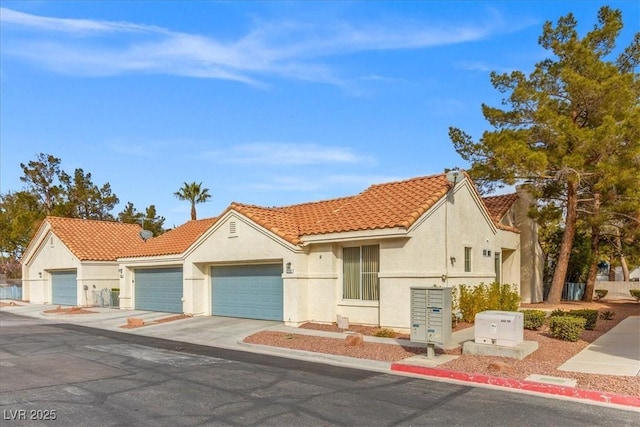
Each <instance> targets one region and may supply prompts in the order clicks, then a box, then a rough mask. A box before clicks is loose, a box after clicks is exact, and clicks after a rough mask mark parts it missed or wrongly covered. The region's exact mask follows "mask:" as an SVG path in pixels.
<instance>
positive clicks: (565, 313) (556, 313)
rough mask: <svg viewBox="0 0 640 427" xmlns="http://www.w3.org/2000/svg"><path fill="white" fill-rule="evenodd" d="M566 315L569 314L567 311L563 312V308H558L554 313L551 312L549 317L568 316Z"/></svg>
mask: <svg viewBox="0 0 640 427" xmlns="http://www.w3.org/2000/svg"><path fill="white" fill-rule="evenodd" d="M566 315H567V312H566V311H564V310H563V309H561V308H556V309H555V310H553V311H552V312H551V314H550V315H549V317H557V316H566Z"/></svg>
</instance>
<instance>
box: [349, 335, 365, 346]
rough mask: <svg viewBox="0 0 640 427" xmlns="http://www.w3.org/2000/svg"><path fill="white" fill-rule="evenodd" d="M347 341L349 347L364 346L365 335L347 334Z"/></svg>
mask: <svg viewBox="0 0 640 427" xmlns="http://www.w3.org/2000/svg"><path fill="white" fill-rule="evenodd" d="M345 343H346V344H347V345H348V346H349V347H362V346H364V335H362V334H360V333H356V334H350V335H347V338H345Z"/></svg>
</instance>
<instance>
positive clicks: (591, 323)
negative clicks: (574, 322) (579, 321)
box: [568, 309, 598, 331]
mask: <svg viewBox="0 0 640 427" xmlns="http://www.w3.org/2000/svg"><path fill="white" fill-rule="evenodd" d="M568 315H569V316H575V317H582V318H584V319H585V320H586V323H585V325H584V328H585V329H586V330H588V331H593V330H594V329H595V328H596V322H597V321H598V310H591V309H582V310H569V313H568Z"/></svg>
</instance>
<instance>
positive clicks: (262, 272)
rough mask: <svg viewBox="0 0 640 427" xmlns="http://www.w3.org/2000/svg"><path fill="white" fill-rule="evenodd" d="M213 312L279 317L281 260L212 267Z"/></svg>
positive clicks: (230, 314)
mask: <svg viewBox="0 0 640 427" xmlns="http://www.w3.org/2000/svg"><path fill="white" fill-rule="evenodd" d="M211 277H212V284H211V286H212V291H211V312H212V314H213V315H214V316H229V317H244V318H248V319H263V320H282V319H283V310H282V306H283V305H282V300H283V292H282V264H263V265H241V266H240V265H234V266H224V267H212V268H211Z"/></svg>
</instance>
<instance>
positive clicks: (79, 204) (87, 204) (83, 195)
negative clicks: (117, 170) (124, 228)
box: [60, 169, 119, 220]
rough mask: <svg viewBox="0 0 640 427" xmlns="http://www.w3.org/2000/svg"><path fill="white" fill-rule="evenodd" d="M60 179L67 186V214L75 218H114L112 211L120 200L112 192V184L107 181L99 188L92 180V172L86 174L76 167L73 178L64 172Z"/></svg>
mask: <svg viewBox="0 0 640 427" xmlns="http://www.w3.org/2000/svg"><path fill="white" fill-rule="evenodd" d="M60 181H61V182H62V183H63V185H64V187H65V195H66V203H65V206H66V209H65V210H66V212H64V213H66V215H64V216H69V217H74V218H84V219H95V220H113V215H111V214H110V211H112V210H113V208H114V207H115V205H117V204H118V202H119V200H118V197H117V196H116V195H115V194H112V192H111V185H110V184H109V183H108V182H107V183H106V184H104V185H103V186H102V187H100V188H98V186H97V185H95V184H94V183H93V182H92V181H91V173H87V174H85V173H84V171H83V170H82V169H76V170H75V172H74V174H73V178H72V177H70V176H69V175H67V174H66V173H64V172H62V173H61V175H60Z"/></svg>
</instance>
